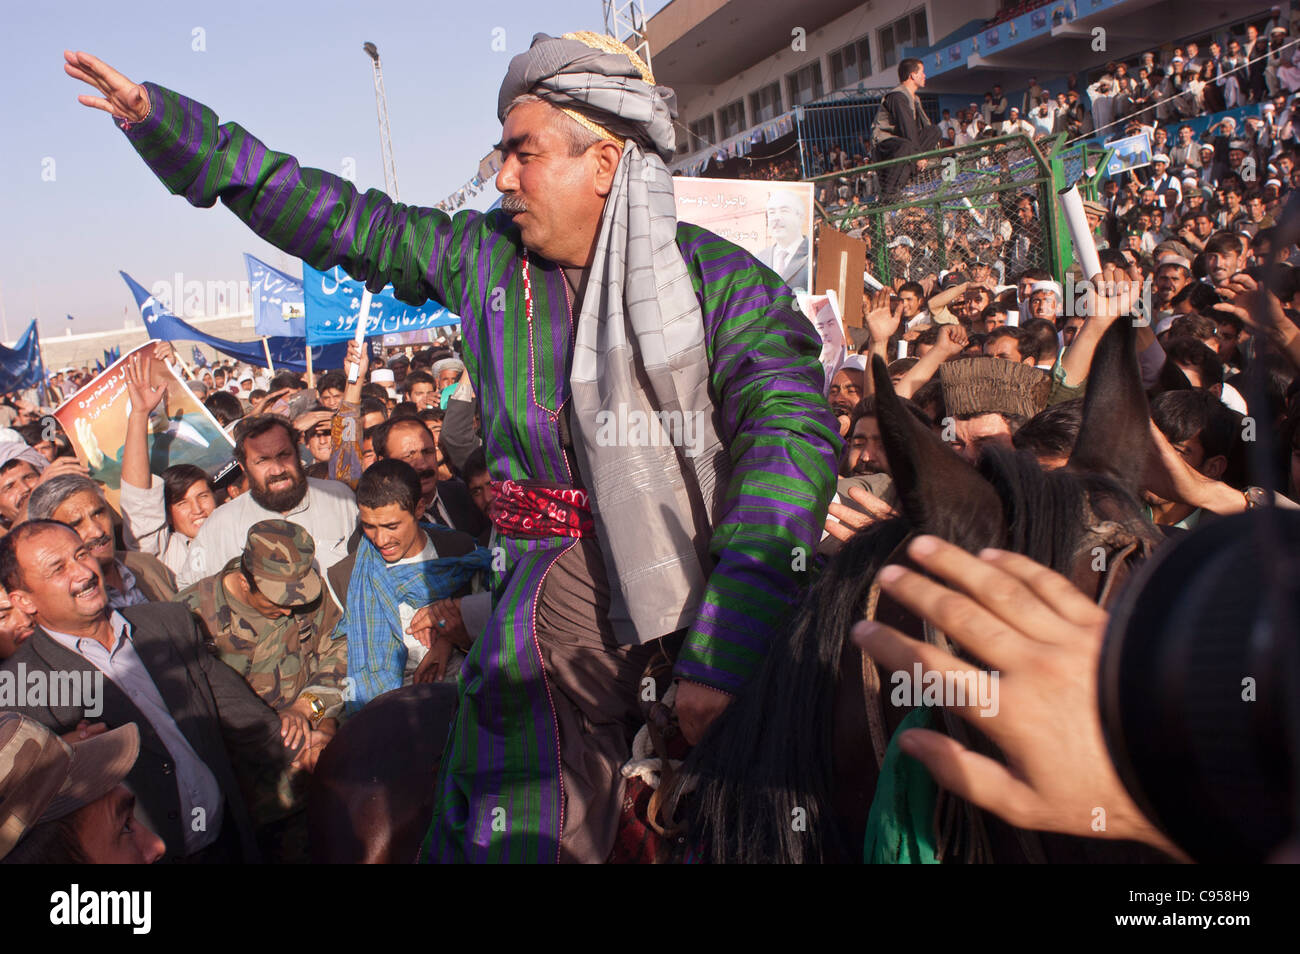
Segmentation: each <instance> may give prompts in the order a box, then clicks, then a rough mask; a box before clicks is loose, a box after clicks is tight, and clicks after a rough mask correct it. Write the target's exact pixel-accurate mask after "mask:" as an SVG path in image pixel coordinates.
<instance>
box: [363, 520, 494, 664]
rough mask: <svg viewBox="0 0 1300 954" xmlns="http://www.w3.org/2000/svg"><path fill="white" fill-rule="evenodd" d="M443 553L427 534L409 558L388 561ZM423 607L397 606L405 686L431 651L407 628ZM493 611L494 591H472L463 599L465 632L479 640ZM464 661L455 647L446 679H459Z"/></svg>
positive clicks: (415, 559)
mask: <svg viewBox="0 0 1300 954" xmlns="http://www.w3.org/2000/svg"><path fill="white" fill-rule="evenodd" d="M439 556H440V554H439V553H438V548H437V547H435V546H434V545H433V538H432V537H430V536H429V535H428V534H427V533H426V534H425V535H424V549H423V550H421V551H420V552H419V553H417V554H416V555H415V556H413V557H405V558H403V559H401V560H397V561H396V562H394V563H390V564H388V566H390V567H392V566H402V565H404V564H409V563H424V562H425V561H426V560H436V559H438V558H439ZM419 609H420V607H416V606H410V605H408V604H406V603H401V604H399V605H398V607H397V611H398V615H399V617H400V619H401V623H402V645H403V646H405V647H406V668H405V669H404V670H403V671H402V685H404V686H409V685H411V683H412V682H413V681H414V679H415V670H416V669H417V668H419V665H420V663H421V662H422V661H423V660H424V657H425V656H427V655H428V653H429V650H428V647H426V646H425V645H424V643H422V642H420V641H419V640H418V639H416V638H415V637H414V636H412V635H411V634H410V633H408V632H407V631H406V629H407V627H408V626H410V625H411V620H412V619H414V617H415V614H416V611H417V610H419ZM491 614H492V594H491V593H490V592H483V593H472V594H470V595H469V596H466V597H464V598H462V599H461V601H460V617H461V622H463V623H464V624H465V631H466V632H467V633H469V634H470V635H471V636H473V637H474V638H475V639H477V638H478V637H480V636H482V635H483V630H484V629H485V628H486V626H487V620H488V617H489V616H490V615H491ZM464 660H465V654H464V653H463V652H461V651H460V650H459V649H453V650H452V653H451V658H450V659H449V660H448V661H447V671H446V672H445V673H443V677H442V678H443V680H449V679H455V678H456V676H457V675H458V674H459V673H460V665H461V663H462V662H464Z"/></svg>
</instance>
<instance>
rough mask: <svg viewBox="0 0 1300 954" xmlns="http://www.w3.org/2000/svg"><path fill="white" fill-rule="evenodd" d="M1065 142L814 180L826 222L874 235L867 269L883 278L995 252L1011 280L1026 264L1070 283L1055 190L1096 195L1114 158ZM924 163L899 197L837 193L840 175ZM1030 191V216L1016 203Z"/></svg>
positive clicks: (1000, 141) (984, 144)
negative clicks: (868, 199) (1077, 187)
mask: <svg viewBox="0 0 1300 954" xmlns="http://www.w3.org/2000/svg"><path fill="white" fill-rule="evenodd" d="M1064 140H1065V137H1064V136H1063V135H1062V136H1058V137H1057V139H1056V140H1055V142H1053V144H1052V149H1051V151H1050V152H1049V153H1048V155H1046V156H1045V155H1044V154H1043V153H1042V151H1040V149H1039V148H1038V146H1037V145H1035V143H1034V142H1033V140H1032V139H1030V138H1029V137H1027V136H1024V135H1021V134H1016V135H1009V136H998V137H994V138H989V139H982V140H979V141H978V142H974V143H970V144H967V145H964V146H950V147H946V148H942V149H936V150H933V151H931V152H927V153H919V154H916V155H911V156H906V157H903V158H900V159H892V160H889V161H887V162H880V163H871V164H868V165H865V166H861V167H858V168H856V169H851V170H847V171H845V172H831V173H827V174H824V175H821V176H817V177H813V178H812V179H811V180H810V181H812V182H813V183H814V188H815V190H816V191H815V194H816V195H817V197H818V213H819V214H820V215H821V217H822V218H823V219H824V220H825V222H826V223H827V224H828V225H830V226H831V227H834V228H837V229H839V230H841V231H843V232H846V233H848V234H849V235H853V236H855V237H858V238H862V239H863V240H864V241H866V243H867V246H868V250H867V261H868V269H867V270H868V273H869V274H870V275H871V276H872V277H874V278H875V279H876V280H877V281H878V282H880V283H881V284H884V285H896V284H897V283H899V282H901V281H924V280H925V279H926V278H931V277H937V275H938V273H939V272H941V271H963V270H965V269H966V268H968V267H969V265H970V264H971V263H972V262H973V261H974V260H975V259H976V258H977V257H978V258H985V259H988V260H989V261H990V264H991V265H992V266H993V267H994V271H995V274H996V276H997V277H998V278H999V279H1000V280H1001V281H1002V282H1003V283H1008V282H1010V280H1011V278H1012V276H1013V275H1014V274H1015V273H1017V272H1019V271H1023V270H1025V269H1027V268H1042V269H1046V270H1047V271H1048V272H1050V273H1051V274H1052V275H1055V276H1056V277H1057V278H1058V280H1063V278H1064V272H1065V270H1066V269H1067V268H1068V267H1069V265H1070V264H1071V262H1072V260H1073V257H1072V255H1071V252H1070V248H1069V236H1068V234H1067V233H1066V230H1065V228H1064V223H1063V222H1061V221H1059V211H1058V209H1057V203H1056V192H1057V190H1058V189H1060V188H1064V187H1068V186H1069V185H1070V184H1072V183H1074V182H1077V181H1082V185H1081V188H1084V189H1085V190H1087V191H1088V192H1089V194H1095V190H1096V187H1097V182H1098V180H1099V173H1100V171H1102V170H1104V169H1105V161H1106V158H1108V156H1109V150H1101V151H1095V150H1094V151H1089V150H1088V149H1087V148H1076V149H1073V150H1064V149H1063V143H1064ZM920 160H924V162H925V168H924V169H918V170H917V171H915V172H914V174H913V176H912V179H911V181H910V182H909V184H908V185H907V186H906V187H905V188H904V189H903V190H902V191H900V192H899V193H897V194H896V195H894V196H882V197H880V198H879V199H878V200H877V201H875V202H872V203H862V202H861V201H859V199H858V198H857V197H856V196H852V197H851V198H847V199H846V198H845V197H844V196H843V192H844V190H843V189H842V188H838V189H836V192H835V195H834V197H833V198H831V195H830V190H831V189H832V188H834V187H835V182H836V181H837V180H839V179H841V178H848V177H850V176H854V177H858V176H865V175H871V174H873V173H874V174H875V175H876V177H877V178H878V177H879V173H880V172H881V171H882V170H884V169H887V168H888V167H890V166H893V165H897V164H899V163H912V164H915V163H918V161H920ZM1092 162H1096V164H1097V165H1096V167H1095V168H1094V167H1093V166H1092V165H1091V163H1092ZM1089 168H1094V172H1093V173H1092V174H1088V172H1087V170H1088V169H1089ZM1022 198H1028V199H1029V200H1030V207H1031V210H1032V215H1031V216H1030V217H1029V220H1028V221H1025V220H1024V216H1022V215H1021V214H1020V213H1019V212H1018V210H1017V209H1018V206H1020V205H1021V204H1022V202H1021V200H1022ZM904 250H905V251H904Z"/></svg>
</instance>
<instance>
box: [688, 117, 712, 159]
mask: <svg viewBox="0 0 1300 954" xmlns="http://www.w3.org/2000/svg"><path fill="white" fill-rule="evenodd" d="M689 128H690V130H691V141H690V142H688V143H687V144H686V150H685V151H686V152H694V151H695V150H697V149H703V148H704V147H705V146H712V145H713V144H714V143H715V142H717V141H718V136H717V133H716V132H715V131H714V126H713V117H712V116H705V117H704V118H703V119H697V120H695V122H693V123H691V125H690V127H689Z"/></svg>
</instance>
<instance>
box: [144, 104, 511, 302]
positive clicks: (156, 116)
mask: <svg viewBox="0 0 1300 954" xmlns="http://www.w3.org/2000/svg"><path fill="white" fill-rule="evenodd" d="M144 87H145V90H146V91H147V92H148V94H149V102H150V105H151V110H150V113H149V117H148V118H147V119H145V120H144V121H143V122H141V123H135V124H131V125H127V126H124V127H123V129H124V131H125V133H126V136H127V138H128V139H129V140H130V141H131V144H132V145H133V146H134V147H135V149H136V151H137V152H138V153H139V154H140V155H141V157H142V158H143V159H144V160H145V162H146V163H148V165H149V167H150V168H151V169H152V170H153V171H154V173H155V174H156V175H157V176H158V178H159V179H161V180H162V182H163V184H164V185H165V186H167V188H168V189H169V190H170V191H171V192H172V193H173V194H175V195H183V196H184V197H185V199H186V200H187V201H188V202H189V203H190V204H191V205H194V206H198V207H199V208H211V207H212V206H213V205H214V204H215V203H216V202H217V200H218V199H219V200H221V201H222V202H223V203H225V205H226V207H227V208H229V209H230V211H232V212H234V213H235V215H237V216H239V218H240V219H242V220H243V221H244V222H245V223H246V224H247V225H248V226H249V228H251V229H252V230H253V231H254V232H256V233H257V234H258V235H260V236H261V237H262V238H264V239H265V240H266V241H268V242H270V243H271V244H272V245H274V246H276V247H277V248H280V249H282V250H284V251H286V252H288V253H289V254H291V255H295V256H297V257H298V258H301V259H302V260H303V261H305V262H307V263H309V264H310V265H312V266H313V267H315V268H318V269H321V270H326V269H330V268H333V267H334V266H336V265H341V266H342V267H343V269H344V270H345V271H346V272H347V273H348V274H349V275H351V276H352V277H353V278H355V279H357V280H359V281H364V282H365V283H366V285H367V286H368V287H369V288H370V289H371V291H378V290H380V289H381V288H382V287H383V286H384V285H386V284H388V283H390V282H391V283H392V284H393V288H394V291H395V293H396V295H397V297H398V298H400V299H402V300H403V301H406V302H409V303H415V304H420V303H423V302H424V301H426V300H433V301H436V302H439V303H441V304H444V305H446V306H447V307H448V308H451V309H452V310H455V311H458V312H459V313H461V314H462V315H464V310H463V309H462V308H461V304H462V302H461V300H460V297H461V292H462V289H463V280H462V278H463V276H464V275H465V274H466V269H467V267H468V264H469V262H471V261H472V260H473V256H474V251H475V248H476V247H477V245H478V240H479V239H480V237H481V235H482V233H483V230H484V229H485V228H486V227H487V226H486V224H485V219H484V216H482V215H481V214H479V213H477V212H473V211H463V212H460V213H458V214H457V215H456V216H455V217H454V218H453V217H451V216H448V215H446V214H445V213H443V212H441V211H438V210H437V209H429V208H419V207H416V206H408V205H403V204H401V203H396V202H393V201H392V200H391V199H389V197H388V196H387V195H385V194H384V193H383V192H381V191H379V190H378V189H370V190H368V191H367V192H366V193H364V194H360V193H358V192H357V190H356V188H355V187H354V186H353V185H352V184H351V183H350V182H348V181H347V180H346V179H344V178H342V177H340V176H336V175H332V174H331V173H328V172H325V171H323V170H320V169H310V168H303V167H302V166H300V165H299V164H298V160H296V159H294V157H293V156H290V155H287V154H285V153H281V152H275V151H273V150H271V149H268V148H267V147H266V146H265V145H263V144H262V143H261V142H259V141H258V140H257V139H256V138H255V137H254V136H253V135H252V134H250V133H249V132H248V131H247V130H245V129H244V128H243V127H242V126H240V125H238V124H237V123H224V124H220V125H218V121H217V115H216V113H214V112H213V111H212V110H211V109H209V108H208V107H206V106H204V105H203V104H202V103H199V102H196V101H195V100H192V99H189V98H187V97H185V96H182V95H181V94H179V93H175V92H172V91H171V90H168V89H164V88H163V87H161V86H158V85H157V84H155V83H145V84H144Z"/></svg>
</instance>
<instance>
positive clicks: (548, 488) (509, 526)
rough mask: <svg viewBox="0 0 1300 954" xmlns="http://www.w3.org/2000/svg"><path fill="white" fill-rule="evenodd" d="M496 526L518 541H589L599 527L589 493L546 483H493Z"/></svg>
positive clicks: (511, 481)
mask: <svg viewBox="0 0 1300 954" xmlns="http://www.w3.org/2000/svg"><path fill="white" fill-rule="evenodd" d="M492 489H493V491H495V493H496V499H495V500H493V501H492V503H491V504H490V505H489V507H488V513H489V515H490V516H491V518H492V522H493V523H494V524H496V526H497V529H499V530H500V531H501V532H502V533H505V534H508V535H510V536H515V537H589V536H591V535H592V534H593V533H594V532H595V530H596V525H595V523H594V522H593V520H592V518H591V505H590V503H589V502H588V499H587V492H586V491H585V490H582V489H580V488H577V487H569V486H566V485H564V484H548V483H544V482H542V481H536V480H528V481H517V480H503V481H501V482H499V483H498V482H496V481H493V483H492Z"/></svg>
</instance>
